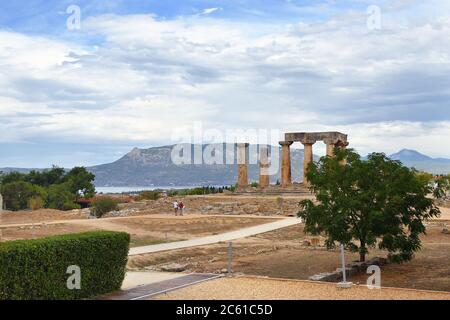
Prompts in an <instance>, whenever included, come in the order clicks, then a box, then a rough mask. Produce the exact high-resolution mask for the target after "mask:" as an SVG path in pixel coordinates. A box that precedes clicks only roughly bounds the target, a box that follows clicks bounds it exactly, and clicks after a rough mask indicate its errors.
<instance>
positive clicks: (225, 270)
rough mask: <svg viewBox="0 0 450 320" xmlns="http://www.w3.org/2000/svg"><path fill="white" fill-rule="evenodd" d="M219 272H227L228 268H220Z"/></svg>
mask: <svg viewBox="0 0 450 320" xmlns="http://www.w3.org/2000/svg"><path fill="white" fill-rule="evenodd" d="M220 273H228V269H225V268H224V269H222V270H220Z"/></svg>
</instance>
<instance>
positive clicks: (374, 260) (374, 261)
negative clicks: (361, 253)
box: [366, 257, 388, 266]
mask: <svg viewBox="0 0 450 320" xmlns="http://www.w3.org/2000/svg"><path fill="white" fill-rule="evenodd" d="M387 263H388V259H386V258H381V257H375V258H372V259H370V260H368V261H366V265H367V266H373V265H375V266H384V265H386V264H387Z"/></svg>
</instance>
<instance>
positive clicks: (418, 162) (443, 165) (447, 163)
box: [389, 149, 450, 174]
mask: <svg viewBox="0 0 450 320" xmlns="http://www.w3.org/2000/svg"><path fill="white" fill-rule="evenodd" d="M389 158H391V159H393V160H399V161H401V162H402V163H403V164H404V165H406V166H408V167H413V168H416V169H417V170H423V171H427V172H430V173H434V174H448V173H450V159H445V158H432V157H429V156H427V155H424V154H422V153H420V152H418V151H416V150H408V149H403V150H401V151H399V152H397V153H394V154H392V155H390V156H389Z"/></svg>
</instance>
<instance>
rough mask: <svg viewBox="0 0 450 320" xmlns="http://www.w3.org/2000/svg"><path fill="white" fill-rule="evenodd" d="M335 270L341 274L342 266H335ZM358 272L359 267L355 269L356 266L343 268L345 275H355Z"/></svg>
mask: <svg viewBox="0 0 450 320" xmlns="http://www.w3.org/2000/svg"><path fill="white" fill-rule="evenodd" d="M336 272H338V273H340V274H341V275H342V268H337V269H336ZM358 273H359V269H357V268H349V267H346V268H345V274H346V275H347V277H350V276H354V275H357V274H358Z"/></svg>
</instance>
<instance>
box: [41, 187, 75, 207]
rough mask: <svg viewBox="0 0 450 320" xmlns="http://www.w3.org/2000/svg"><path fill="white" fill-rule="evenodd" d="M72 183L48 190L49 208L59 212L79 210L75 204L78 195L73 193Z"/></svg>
mask: <svg viewBox="0 0 450 320" xmlns="http://www.w3.org/2000/svg"><path fill="white" fill-rule="evenodd" d="M71 188H72V187H71V186H70V183H68V182H65V183H61V184H53V185H51V186H50V187H49V188H48V201H47V207H48V208H51V209H58V210H72V209H79V208H80V206H79V205H78V204H76V203H75V201H76V195H75V194H74V193H72V192H71V191H70V190H71Z"/></svg>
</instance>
